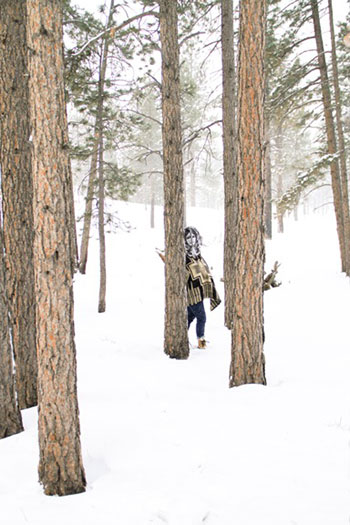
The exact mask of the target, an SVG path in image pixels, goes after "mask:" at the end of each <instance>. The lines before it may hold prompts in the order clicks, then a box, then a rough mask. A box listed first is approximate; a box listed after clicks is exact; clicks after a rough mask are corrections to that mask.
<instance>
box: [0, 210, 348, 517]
mask: <svg viewBox="0 0 350 525" xmlns="http://www.w3.org/2000/svg"><path fill="white" fill-rule="evenodd" d="M118 207H119V208H120V210H121V212H120V213H121V216H123V217H124V218H128V219H129V220H130V222H131V223H132V225H133V227H134V228H133V229H132V231H131V232H130V233H126V232H121V231H119V232H117V233H115V234H110V235H109V236H108V238H107V260H108V275H107V283H108V284H107V289H108V292H107V312H106V313H105V314H98V313H97V301H98V253H97V249H98V245H97V241H96V240H95V239H93V240H92V244H91V246H90V253H89V262H88V269H87V275H86V276H81V275H77V276H76V279H75V280H76V283H75V312H76V342H77V356H78V388H79V404H80V414H81V438H82V448H83V456H84V465H85V469H86V475H87V480H88V487H87V491H86V493H84V494H81V495H76V496H69V497H64V498H58V497H48V496H44V495H43V492H42V489H41V487H40V485H39V484H38V481H37V464H38V446H37V416H36V409H30V410H26V411H23V418H24V424H25V432H23V433H21V434H19V435H17V436H13V437H11V438H7V439H4V440H2V441H1V442H0V464H1V469H0V513H1V523H2V524H4V525H25V524H28V523H29V524H31V525H48V524H50V525H62V524H65V525H73V524H74V525H115V524H118V525H151V524H153V525H164V524H169V525H201V524H205V525H346V524H349V518H350V497H349V496H350V476H349V474H350V471H349V468H350V464H349V439H350V392H349V390H350V381H349V370H350V342H349V341H350V333H349V323H348V319H349V314H350V284H349V280H348V279H346V278H345V277H344V276H343V275H342V274H341V273H340V270H339V266H340V264H339V257H338V247H337V241H336V237H335V225H334V220H333V216H332V215H326V216H320V215H317V216H307V217H302V218H301V219H300V221H298V222H294V221H293V220H292V219H290V220H288V221H287V224H286V232H285V234H284V235H278V234H276V235H275V236H274V240H273V241H269V242H267V246H266V250H267V262H266V270H267V271H269V270H270V268H271V266H272V264H273V263H274V261H275V260H278V261H280V262H281V264H282V265H281V267H280V270H279V276H278V277H279V279H281V280H282V281H283V285H282V286H281V287H280V288H277V289H274V290H271V291H268V292H266V294H265V332H266V344H265V353H266V371H267V381H268V385H267V386H260V385H248V386H242V387H239V388H234V389H229V388H228V374H229V364H230V334H229V332H228V331H227V330H226V329H225V328H224V326H223V306H222V305H221V306H220V307H218V308H217V309H216V310H215V311H214V312H212V313H210V312H209V308H208V305H207V313H208V323H207V333H206V335H207V338H208V339H209V341H210V344H209V347H208V349H207V350H204V351H203V350H198V349H196V348H194V349H192V350H191V355H190V358H189V359H188V360H187V361H181V362H178V361H175V360H171V359H169V358H168V357H166V356H165V354H164V353H163V348H162V346H163V319H164V297H163V296H164V279H163V271H164V270H163V263H162V261H161V260H160V259H159V257H158V256H157V255H156V253H155V249H154V248H155V247H163V233H162V218H161V210H159V209H158V210H157V214H158V215H157V218H156V229H155V230H151V229H150V228H149V226H148V224H149V217H148V215H149V210H146V209H145V207H144V206H141V205H135V204H119V205H118ZM187 222H188V224H189V225H195V226H197V227H198V229H199V230H200V231H201V233H202V235H203V238H204V243H205V246H204V247H203V251H202V252H203V255H204V257H205V258H206V259H207V261H208V262H209V264H210V266H212V267H213V274H214V277H215V280H216V284H217V286H218V288H219V291H220V292H221V295H222V296H223V289H222V283H220V277H221V275H222V242H223V218H222V215H221V214H220V213H219V212H217V211H213V210H194V209H193V210H190V212H189V216H188V221H187ZM190 339H191V341H192V343H195V332H194V327H193V328H191V331H190Z"/></svg>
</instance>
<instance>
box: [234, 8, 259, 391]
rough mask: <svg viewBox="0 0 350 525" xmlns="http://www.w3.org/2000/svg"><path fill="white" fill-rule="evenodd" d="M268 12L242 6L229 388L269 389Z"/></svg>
mask: <svg viewBox="0 0 350 525" xmlns="http://www.w3.org/2000/svg"><path fill="white" fill-rule="evenodd" d="M265 11H266V5H265V2H264V1H261V2H256V1H255V0H244V1H243V0H241V2H240V23H239V53H238V112H237V159H236V168H237V199H236V205H237V216H236V217H237V220H236V224H237V229H236V247H235V257H234V263H235V265H234V282H233V284H234V293H235V297H234V299H235V300H234V319H233V328H232V331H231V332H232V345H231V368H230V387H233V386H238V385H242V384H246V383H260V384H266V379H265V358H264V354H263V331H264V323H263V281H264V257H265V249H264V231H263V222H264V185H263V173H264V94H265V89H264V44H265V31H264V28H265V16H266V15H265Z"/></svg>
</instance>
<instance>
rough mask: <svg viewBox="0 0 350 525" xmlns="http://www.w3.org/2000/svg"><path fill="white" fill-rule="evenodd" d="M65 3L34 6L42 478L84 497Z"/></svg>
mask: <svg viewBox="0 0 350 525" xmlns="http://www.w3.org/2000/svg"><path fill="white" fill-rule="evenodd" d="M61 10H62V5H61V1H59V0H31V2H29V3H28V34H27V38H28V48H29V72H30V81H29V94H30V112H31V115H30V116H31V123H32V144H33V155H32V169H33V188H34V231H35V237H34V267H35V289H36V299H37V309H36V312H37V351H38V364H39V374H38V396H39V452H40V462H39V479H40V482H41V483H42V484H43V486H44V491H45V494H48V495H60V496H62V495H66V494H75V493H78V492H82V491H84V490H85V474H84V469H83V465H82V458H81V447H80V429H79V415H78V401H77V385H76V355H75V343H74V321H73V286H72V280H73V279H72V277H73V276H72V264H71V262H72V253H71V252H72V242H71V228H70V226H71V225H70V209H71V208H70V207H71V203H70V202H69V198H68V197H69V195H70V193H69V192H70V190H69V187H68V186H69V176H70V169H69V156H68V140H67V121H66V113H65V99H64V84H63V82H64V81H63V67H64V66H63V53H62V48H63V46H62V13H61Z"/></svg>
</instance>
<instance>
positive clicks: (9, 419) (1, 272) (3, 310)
mask: <svg viewBox="0 0 350 525" xmlns="http://www.w3.org/2000/svg"><path fill="white" fill-rule="evenodd" d="M2 239H3V233H2V227H1V215H0V439H2V438H5V437H8V436H12V435H13V434H18V432H21V431H22V430H23V424H22V417H21V413H20V411H19V408H18V404H17V399H16V392H15V380H14V373H13V366H12V349H11V343H10V326H9V322H8V304H7V294H6V286H5V262H4V246H3V240H2Z"/></svg>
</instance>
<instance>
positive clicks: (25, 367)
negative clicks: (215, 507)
mask: <svg viewBox="0 0 350 525" xmlns="http://www.w3.org/2000/svg"><path fill="white" fill-rule="evenodd" d="M0 28H1V38H0V46H1V47H0V108H1V111H0V112H1V120H0V137H1V138H0V165H1V185H2V195H3V217H4V245H5V264H6V284H7V296H8V298H9V308H10V313H11V315H10V323H11V333H12V343H13V350H14V356H15V361H16V387H17V395H18V403H19V406H20V408H29V407H31V406H34V405H36V404H37V359H36V348H35V306H34V304H35V299H34V268H33V207H32V206H33V205H32V198H33V188H32V174H31V149H30V140H29V139H30V125H29V115H28V64H27V49H26V43H25V39H26V3H25V2H12V1H11V0H5V1H4V2H2V4H1V10H0Z"/></svg>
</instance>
